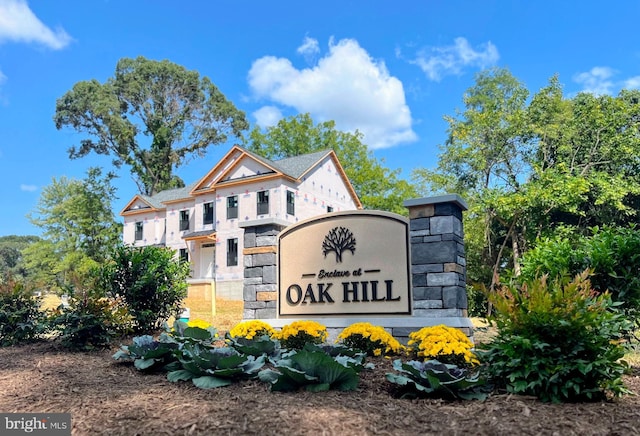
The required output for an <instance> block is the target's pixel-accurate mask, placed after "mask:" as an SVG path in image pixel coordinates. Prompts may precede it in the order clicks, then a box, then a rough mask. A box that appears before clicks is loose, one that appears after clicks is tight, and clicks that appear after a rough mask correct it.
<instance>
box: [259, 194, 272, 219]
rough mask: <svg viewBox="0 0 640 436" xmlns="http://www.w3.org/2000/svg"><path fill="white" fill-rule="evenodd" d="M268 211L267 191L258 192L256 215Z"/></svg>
mask: <svg viewBox="0 0 640 436" xmlns="http://www.w3.org/2000/svg"><path fill="white" fill-rule="evenodd" d="M268 213H269V191H260V192H258V215H266V214H268Z"/></svg>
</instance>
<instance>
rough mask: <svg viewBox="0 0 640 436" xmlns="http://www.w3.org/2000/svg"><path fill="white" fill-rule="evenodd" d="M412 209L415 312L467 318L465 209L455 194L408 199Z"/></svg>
mask: <svg viewBox="0 0 640 436" xmlns="http://www.w3.org/2000/svg"><path fill="white" fill-rule="evenodd" d="M404 205H405V206H406V207H407V208H408V209H409V220H410V222H409V236H410V241H411V273H412V292H413V293H412V295H413V315H414V316H417V317H466V316H467V293H466V260H465V253H464V232H463V226H462V212H463V211H465V210H467V205H466V203H465V202H464V200H462V198H460V196H458V195H455V194H450V195H443V196H439V197H431V198H420V199H413V200H407V201H405V203H404Z"/></svg>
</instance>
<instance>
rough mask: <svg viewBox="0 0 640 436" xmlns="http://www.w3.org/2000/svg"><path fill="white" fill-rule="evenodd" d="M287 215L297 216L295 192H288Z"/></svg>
mask: <svg viewBox="0 0 640 436" xmlns="http://www.w3.org/2000/svg"><path fill="white" fill-rule="evenodd" d="M287 213H288V214H289V215H295V214H296V195H295V194H294V193H293V191H287Z"/></svg>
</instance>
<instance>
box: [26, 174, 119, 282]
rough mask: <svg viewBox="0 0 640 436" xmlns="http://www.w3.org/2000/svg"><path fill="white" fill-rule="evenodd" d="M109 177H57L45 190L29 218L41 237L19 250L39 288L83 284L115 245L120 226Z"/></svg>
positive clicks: (89, 175) (94, 175)
mask: <svg viewBox="0 0 640 436" xmlns="http://www.w3.org/2000/svg"><path fill="white" fill-rule="evenodd" d="M113 177H114V176H113V175H112V174H107V175H106V176H103V175H102V171H101V170H100V169H97V168H91V169H89V170H88V171H87V178H86V179H84V180H74V179H68V178H66V177H61V178H60V179H53V182H52V183H51V185H49V186H46V187H45V188H44V189H43V191H42V194H41V196H40V199H39V201H38V205H37V206H36V209H35V210H34V212H32V213H31V214H30V220H31V222H32V223H33V224H34V225H36V226H38V227H40V228H42V230H43V238H42V239H40V240H38V241H36V242H34V243H32V244H30V245H29V246H28V247H26V248H25V249H24V251H23V256H24V261H25V267H26V268H27V269H28V270H29V271H31V276H33V279H34V280H35V281H36V282H38V283H39V284H40V285H41V286H45V287H48V288H56V287H57V286H58V285H59V284H60V283H64V282H69V281H72V280H76V279H78V280H79V282H80V283H82V281H81V280H80V279H82V278H83V277H86V275H87V274H88V273H89V271H90V270H91V268H93V267H95V266H97V265H98V264H100V263H102V262H104V261H105V260H106V259H107V258H108V257H109V253H110V251H111V250H112V249H113V248H114V247H116V246H117V245H118V244H119V242H120V240H121V238H122V225H121V224H120V223H118V222H116V220H115V217H114V215H113V211H112V210H111V203H112V201H113V200H114V199H115V194H114V192H115V191H114V189H115V188H113V187H112V185H111V180H112V178H113ZM83 284H85V283H83Z"/></svg>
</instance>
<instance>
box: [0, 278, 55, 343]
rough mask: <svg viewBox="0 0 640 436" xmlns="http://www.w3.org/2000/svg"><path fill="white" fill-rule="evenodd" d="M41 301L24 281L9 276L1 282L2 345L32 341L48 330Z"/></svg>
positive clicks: (0, 339) (0, 315) (0, 320)
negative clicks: (41, 308)
mask: <svg viewBox="0 0 640 436" xmlns="http://www.w3.org/2000/svg"><path fill="white" fill-rule="evenodd" d="M40 303H41V299H40V298H38V297H35V296H33V293H32V292H31V291H30V290H28V289H27V288H26V286H25V284H24V282H23V281H17V280H14V279H13V278H12V277H8V278H7V280H6V281H1V282H0V346H3V347H5V346H8V345H15V344H19V343H24V342H30V341H33V340H36V339H38V338H39V337H40V335H41V334H42V333H44V332H45V331H46V315H45V313H44V312H41V311H40Z"/></svg>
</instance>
